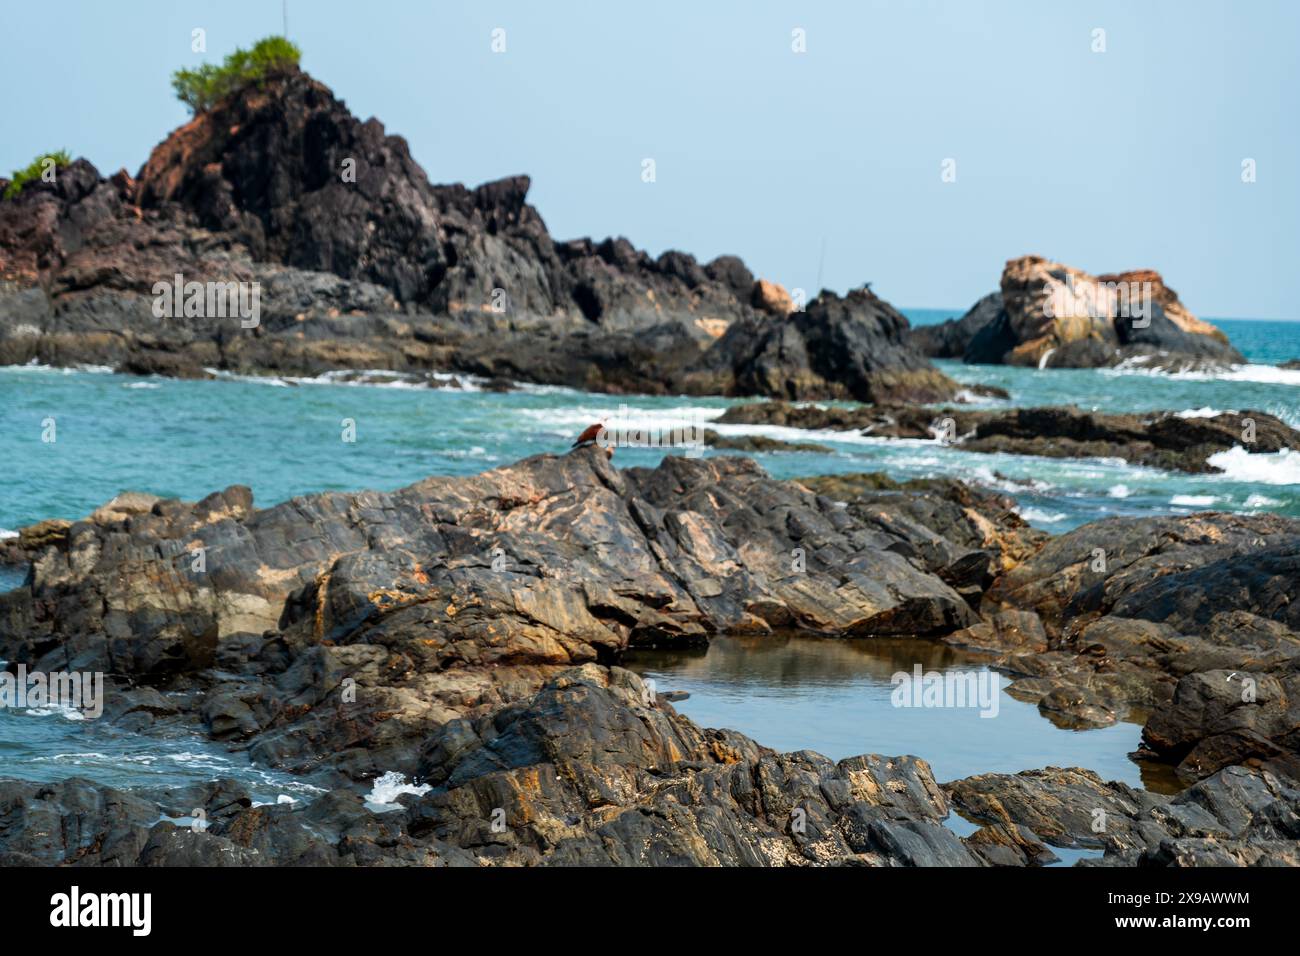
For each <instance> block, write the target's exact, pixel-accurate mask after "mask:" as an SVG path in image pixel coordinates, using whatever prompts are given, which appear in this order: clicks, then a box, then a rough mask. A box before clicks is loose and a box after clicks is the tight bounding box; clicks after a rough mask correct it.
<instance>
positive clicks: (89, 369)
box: [5, 359, 113, 375]
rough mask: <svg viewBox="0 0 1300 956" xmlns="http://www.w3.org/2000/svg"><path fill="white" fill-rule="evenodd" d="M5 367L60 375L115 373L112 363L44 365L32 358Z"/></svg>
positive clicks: (20, 370) (18, 370)
mask: <svg viewBox="0 0 1300 956" xmlns="http://www.w3.org/2000/svg"><path fill="white" fill-rule="evenodd" d="M5 367H6V368H7V369H10V370H12V371H16V372H54V373H55V374H58V375H75V374H77V373H78V372H86V373H88V374H90V375H112V374H113V368H112V366H110V365H85V364H82V365H42V364H41V363H40V362H38V361H36V359H32V360H31V361H30V362H28V363H27V364H26V365H7V366H5Z"/></svg>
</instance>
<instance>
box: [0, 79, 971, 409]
mask: <svg viewBox="0 0 1300 956" xmlns="http://www.w3.org/2000/svg"><path fill="white" fill-rule="evenodd" d="M528 188H529V180H528V177H526V176H515V177H510V178H508V179H504V180H500V181H497V182H492V183H487V184H485V185H483V186H480V187H478V188H477V189H472V190H471V189H467V188H465V187H464V186H461V185H449V186H435V185H432V184H431V183H429V181H428V179H427V178H426V176H425V174H424V171H423V170H422V169H421V168H420V167H419V165H418V164H416V163H415V161H414V160H413V159H412V158H411V156H410V152H409V150H408V148H407V145H406V143H405V141H403V140H402V139H401V138H400V137H397V136H391V135H388V134H386V133H385V132H384V129H383V126H382V125H381V124H380V123H379V122H378V121H377V120H374V119H371V120H367V121H365V122H362V121H360V120H359V119H357V118H356V117H354V116H352V114H351V113H349V112H348V110H347V108H346V106H345V105H344V104H343V103H342V102H341V101H339V100H338V99H336V98H335V97H334V95H333V94H332V93H331V92H330V90H329V89H328V88H326V87H325V86H324V85H322V84H321V83H319V82H317V81H316V80H313V79H312V78H311V77H309V76H307V75H306V74H304V73H299V72H296V71H292V72H289V73H288V74H286V75H284V76H278V77H275V78H273V79H270V80H268V81H266V82H265V83H264V84H261V85H258V86H251V87H248V88H246V89H245V90H243V91H241V92H240V93H238V94H235V95H233V96H231V97H229V98H227V99H226V100H224V101H222V102H220V103H218V104H217V105H216V106H214V107H213V108H212V109H211V110H210V111H207V112H204V113H201V114H199V115H198V116H196V117H195V118H194V119H193V120H192V121H190V122H189V123H187V124H186V125H185V126H183V127H181V128H179V129H178V130H176V131H175V132H173V133H172V134H171V136H169V137H168V138H167V139H166V140H165V141H164V142H163V143H162V144H160V145H159V146H158V147H157V148H156V149H155V150H154V151H153V154H152V155H151V156H150V157H149V159H148V161H147V162H146V163H145V165H144V167H143V168H142V169H141V170H140V173H139V176H138V177H137V178H135V179H133V178H132V177H130V176H128V175H127V174H126V173H125V172H121V173H118V174H116V175H114V176H113V177H111V178H109V179H104V178H102V177H101V176H100V175H99V173H98V171H97V170H96V169H95V168H94V167H93V166H92V165H91V164H90V163H88V162H87V161H85V160H77V161H76V162H74V163H72V164H71V165H69V166H67V167H65V168H63V169H61V170H60V171H59V174H58V179H57V181H56V182H54V183H44V182H34V183H32V184H31V186H30V187H29V188H27V189H24V190H23V192H22V193H21V194H20V195H19V196H18V197H17V198H16V199H14V200H6V201H0V363H8V364H14V363H26V362H29V361H32V360H36V361H39V362H43V363H49V364H55V365H75V364H77V363H91V364H97V365H110V366H113V367H115V368H119V369H121V370H124V371H131V372H134V373H137V374H160V375H175V376H182V377H198V376H201V375H203V374H205V372H204V370H205V369H208V368H217V369H223V370H230V371H235V372H243V373H261V374H282V373H292V374H300V375H314V374H318V373H320V372H323V371H329V370H338V369H349V368H351V369H383V370H390V371H396V372H412V373H418V372H427V371H430V370H435V371H454V372H464V373H471V374H476V375H480V376H483V377H484V378H489V379H494V378H505V379H515V380H525V381H533V382H543V383H549V384H563V385H571V386H578V387H583V388H588V389H592V390H598V391H611V392H624V391H637V392H644V393H664V392H673V393H680V392H683V391H694V392H700V391H702V390H703V391H709V392H725V393H726V394H780V395H790V394H793V395H795V396H796V397H817V396H819V395H823V394H826V395H831V394H836V395H867V394H873V395H878V396H883V395H892V396H894V397H896V398H900V399H901V398H904V397H906V396H907V395H909V394H913V393H915V394H918V395H926V396H936V397H937V398H947V397H951V395H952V394H954V393H955V391H956V386H955V385H954V384H953V383H952V382H951V381H949V380H948V379H947V378H946V377H944V376H943V375H941V374H940V373H939V372H938V371H936V370H935V369H934V368H933V367H932V366H931V365H930V364H929V362H928V361H927V360H926V359H925V358H923V357H922V356H921V355H920V354H919V353H917V352H916V351H915V350H914V349H913V348H912V347H911V346H910V345H909V344H908V343H907V340H906V331H907V323H906V320H904V319H902V317H901V316H900V315H898V313H897V312H896V311H894V310H893V309H892V308H890V307H889V306H888V304H887V303H883V302H880V301H879V300H876V299H874V297H870V301H863V302H860V303H859V302H858V301H856V300H854V299H852V297H850V300H851V301H849V302H848V303H847V304H845V302H843V301H842V300H840V299H838V298H837V297H835V296H833V295H831V294H825V295H823V296H822V297H821V298H819V299H817V300H814V302H813V303H812V304H811V305H810V306H809V314H810V315H811V316H815V317H817V318H811V319H810V318H808V317H801V316H803V314H802V313H795V314H794V316H793V317H791V316H789V313H790V312H791V311H792V309H793V303H792V301H791V300H790V297H789V296H788V294H786V293H785V290H783V289H781V287H780V286H778V285H776V284H775V283H771V282H767V281H766V280H761V279H760V280H758V281H755V278H754V276H753V275H752V274H751V273H750V272H749V270H748V269H746V268H745V266H744V264H743V263H742V262H741V261H740V260H739V259H737V258H735V257H733V256H722V257H719V258H717V259H715V260H713V261H712V262H709V263H699V262H697V261H696V260H695V259H694V258H693V257H691V256H690V255H687V254H685V253H682V252H677V251H669V252H665V253H664V254H662V255H661V256H659V257H657V258H652V257H650V256H649V255H647V254H646V253H645V252H642V251H640V250H638V249H636V248H634V247H633V246H632V244H631V243H629V242H628V241H627V240H626V239H621V238H620V239H606V240H604V241H600V242H597V241H593V240H590V239H578V240H573V241H569V242H557V241H555V240H553V239H552V238H551V236H550V234H549V232H548V231H547V229H546V225H545V223H544V222H543V221H542V218H541V216H540V215H539V214H538V213H537V211H536V210H535V209H534V208H533V207H532V206H530V205H528V203H527V201H526V200H527V193H528ZM178 274H179V275H181V276H182V277H183V281H184V282H185V283H189V282H196V283H202V284H204V285H205V286H206V284H207V283H220V284H225V283H245V284H246V285H245V286H244V287H243V289H244V290H251V289H252V284H253V283H256V284H257V289H258V300H257V308H258V315H257V316H256V317H252V316H249V315H245V314H243V313H242V312H241V313H240V314H238V315H236V314H234V313H233V311H232V310H231V309H227V308H217V307H215V302H216V301H217V300H214V306H209V305H207V304H206V302H205V303H204V304H203V305H201V306H198V307H196V308H195V309H193V310H192V311H190V312H185V311H183V310H181V311H180V314H175V315H173V314H170V312H168V310H166V309H163V310H161V311H162V312H163V313H164V314H162V315H158V314H155V312H156V309H155V307H156V306H157V305H158V304H159V301H158V300H157V298H156V296H155V294H154V292H153V290H154V288H155V284H156V283H160V282H161V283H164V284H171V283H173V281H174V278H175V276H176V275H178ZM249 294H250V301H251V292H250V293H249ZM186 298H188V293H187V294H186ZM223 304H224V303H223ZM823 321H825V322H827V323H828V327H827V328H825V329H822V328H821V327H820V324H819V323H822V322H823ZM733 329H734V330H735V332H734V333H732V338H731V339H728V340H727V341H726V343H725V344H724V342H723V341H722V340H723V339H726V338H727V334H728V333H729V332H731V331H732V330H733ZM787 335H790V336H793V337H794V339H796V340H797V341H798V342H799V343H800V346H799V351H798V354H797V355H794V354H792V355H790V356H777V357H776V358H773V357H772V356H771V355H770V354H769V355H768V357H767V358H766V359H764V366H763V367H764V371H763V372H761V373H760V372H758V371H755V369H754V368H753V365H754V363H755V361H757V360H758V359H757V354H758V353H759V352H764V350H766V351H767V352H768V353H770V351H771V348H772V347H773V346H768V345H765V344H763V343H774V342H777V341H779V340H782V339H783V338H784V337H785V336H787ZM845 350H847V351H845ZM778 360H779V361H778ZM774 363H775V364H774ZM778 371H779V375H778V374H777V373H778ZM777 387H781V388H782V390H781V391H780V392H763V391H756V390H761V389H765V388H777Z"/></svg>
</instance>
